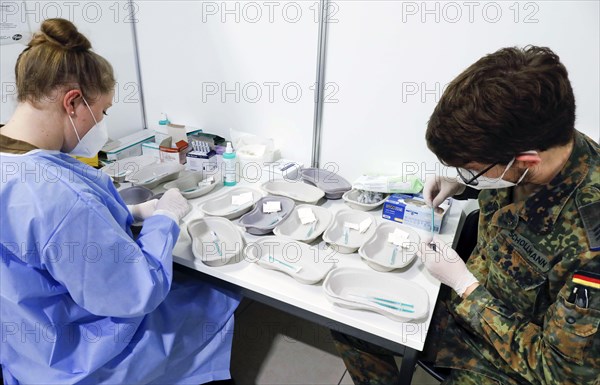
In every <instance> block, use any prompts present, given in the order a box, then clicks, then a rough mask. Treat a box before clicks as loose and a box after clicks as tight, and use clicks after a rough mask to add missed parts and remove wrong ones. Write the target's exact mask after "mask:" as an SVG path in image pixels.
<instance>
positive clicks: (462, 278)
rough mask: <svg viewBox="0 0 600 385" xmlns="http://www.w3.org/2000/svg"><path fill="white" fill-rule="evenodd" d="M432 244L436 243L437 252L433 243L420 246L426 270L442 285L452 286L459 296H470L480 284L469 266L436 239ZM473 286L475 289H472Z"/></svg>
mask: <svg viewBox="0 0 600 385" xmlns="http://www.w3.org/2000/svg"><path fill="white" fill-rule="evenodd" d="M432 242H433V243H435V250H434V249H433V248H432V247H431V243H421V244H420V245H419V252H418V253H419V255H420V257H421V261H423V264H424V265H425V268H426V269H427V270H428V271H429V273H430V274H431V275H432V276H434V277H435V278H437V279H438V280H439V281H440V282H441V283H443V284H444V285H447V286H450V288H452V289H453V290H454V291H455V292H456V293H457V294H458V295H459V296H461V297H462V296H463V294H466V295H468V294H469V293H470V292H471V291H472V290H474V289H475V287H477V285H475V284H477V283H478V282H479V281H477V278H475V276H474V275H473V274H472V273H471V272H470V271H469V269H467V265H466V264H465V262H464V261H463V260H462V259H461V258H460V256H459V255H458V253H457V252H456V251H454V250H452V248H450V247H449V246H446V245H444V244H443V243H441V242H439V241H437V240H436V239H435V238H434V239H433V241H432ZM472 285H473V287H472V288H470V286H472ZM469 288H470V290H469V291H468V292H467V289H469ZM465 292H467V293H465Z"/></svg>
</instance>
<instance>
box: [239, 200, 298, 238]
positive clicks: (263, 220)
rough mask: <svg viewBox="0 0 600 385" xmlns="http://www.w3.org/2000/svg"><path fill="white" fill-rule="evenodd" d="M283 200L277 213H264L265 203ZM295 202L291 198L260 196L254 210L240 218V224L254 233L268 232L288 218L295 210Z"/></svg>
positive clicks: (262, 233)
mask: <svg viewBox="0 0 600 385" xmlns="http://www.w3.org/2000/svg"><path fill="white" fill-rule="evenodd" d="M267 202H281V211H278V212H276V213H264V212H263V203H267ZM294 206H295V203H294V201H293V200H291V199H290V198H286V197H274V196H266V197H264V198H260V199H259V200H258V202H256V205H255V206H254V210H252V211H250V212H249V213H247V214H245V215H244V216H243V217H241V218H240V224H241V225H242V226H244V227H245V228H246V231H247V232H248V233H250V234H253V235H264V234H268V233H270V232H271V231H273V229H274V228H275V227H276V226H277V225H278V224H280V223H283V221H285V220H286V218H287V217H289V216H290V214H291V213H292V211H294Z"/></svg>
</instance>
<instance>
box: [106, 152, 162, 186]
mask: <svg viewBox="0 0 600 385" xmlns="http://www.w3.org/2000/svg"><path fill="white" fill-rule="evenodd" d="M157 162H158V159H156V158H155V157H153V156H150V155H140V156H134V157H131V158H125V159H121V160H117V161H115V162H113V163H111V164H109V165H106V166H104V167H102V168H101V169H100V170H102V171H103V172H104V173H106V174H108V176H110V177H111V178H112V180H114V181H115V182H118V183H121V182H124V181H125V178H126V177H127V176H128V175H130V174H133V173H134V172H138V171H140V170H141V169H142V168H144V167H146V166H149V165H151V164H154V163H157Z"/></svg>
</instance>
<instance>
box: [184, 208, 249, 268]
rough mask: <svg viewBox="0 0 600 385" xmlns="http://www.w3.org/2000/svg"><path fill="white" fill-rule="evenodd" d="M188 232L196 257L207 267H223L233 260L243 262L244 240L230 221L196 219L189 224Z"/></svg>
mask: <svg viewBox="0 0 600 385" xmlns="http://www.w3.org/2000/svg"><path fill="white" fill-rule="evenodd" d="M187 231H188V234H189V236H190V238H191V239H192V253H193V254H194V257H195V258H196V259H197V260H200V261H202V263H204V264H205V265H208V266H223V265H225V264H227V263H229V261H231V260H235V262H239V261H240V260H241V258H240V257H241V255H242V251H243V249H244V239H243V238H242V235H241V232H240V231H239V230H238V229H237V227H236V226H235V225H234V224H233V223H231V221H229V220H228V219H225V218H218V217H206V218H203V219H196V220H194V221H191V222H190V223H188V224H187Z"/></svg>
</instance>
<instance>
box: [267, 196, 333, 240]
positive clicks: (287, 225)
mask: <svg viewBox="0 0 600 385" xmlns="http://www.w3.org/2000/svg"><path fill="white" fill-rule="evenodd" d="M302 208H311V209H312V211H313V213H314V214H315V217H316V218H317V222H316V223H315V222H313V223H308V224H306V225H303V224H302V222H301V221H300V217H299V216H298V210H299V209H302ZM332 220H333V214H332V213H331V211H329V210H328V209H326V208H324V207H320V206H314V205H298V206H296V208H295V209H294V212H292V214H291V215H290V216H289V217H288V219H286V221H285V222H283V223H281V224H280V225H279V226H277V227H275V229H274V230H273V233H275V235H280V236H284V237H289V238H292V239H295V240H297V241H302V242H306V243H311V242H312V241H314V240H315V239H317V237H318V236H319V235H321V234H322V233H323V232H324V231H325V229H327V227H329V225H330V224H331V221H332Z"/></svg>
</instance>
